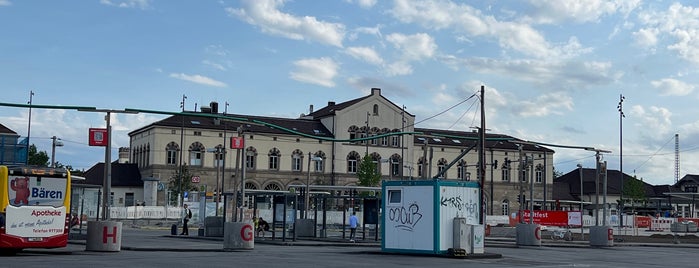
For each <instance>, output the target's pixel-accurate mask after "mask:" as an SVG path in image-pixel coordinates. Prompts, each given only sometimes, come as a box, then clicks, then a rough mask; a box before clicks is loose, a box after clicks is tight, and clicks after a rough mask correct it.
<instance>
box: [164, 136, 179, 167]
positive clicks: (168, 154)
mask: <svg viewBox="0 0 699 268" xmlns="http://www.w3.org/2000/svg"><path fill="white" fill-rule="evenodd" d="M179 151H180V146H179V145H177V143H175V142H174V141H172V142H170V143H168V144H167V146H165V164H166V165H168V166H174V165H177V154H178V152H179Z"/></svg>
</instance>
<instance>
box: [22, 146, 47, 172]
mask: <svg viewBox="0 0 699 268" xmlns="http://www.w3.org/2000/svg"><path fill="white" fill-rule="evenodd" d="M27 155H28V156H29V158H28V161H27V162H28V163H27V164H29V165H33V166H42V167H48V166H49V155H48V154H46V152H45V151H41V152H37V150H36V145H34V144H32V145H30V146H29V150H28V152H27Z"/></svg>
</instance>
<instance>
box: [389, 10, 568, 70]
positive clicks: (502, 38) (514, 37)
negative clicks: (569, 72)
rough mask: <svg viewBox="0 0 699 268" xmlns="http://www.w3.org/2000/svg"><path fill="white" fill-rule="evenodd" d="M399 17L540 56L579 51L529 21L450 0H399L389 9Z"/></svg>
mask: <svg viewBox="0 0 699 268" xmlns="http://www.w3.org/2000/svg"><path fill="white" fill-rule="evenodd" d="M389 13H390V14H392V15H393V16H394V17H395V18H396V19H397V20H398V21H400V22H403V23H417V24H420V25H422V26H423V27H426V28H429V29H435V30H440V29H444V28H451V29H453V30H454V31H457V32H463V33H465V34H467V35H468V36H470V37H486V38H488V37H489V38H493V39H495V40H497V42H498V43H499V45H500V46H501V47H503V48H507V49H512V50H515V51H517V52H519V53H522V54H524V55H529V56H534V57H538V58H559V57H561V56H565V55H569V54H579V52H571V51H567V50H569V49H580V48H579V47H578V46H570V45H565V44H564V45H563V46H558V47H557V46H554V45H551V44H549V43H548V42H547V41H546V39H545V38H544V36H543V35H542V34H541V33H539V32H538V31H536V30H535V29H534V28H532V27H531V26H530V25H528V24H525V23H520V22H513V21H498V20H497V19H496V18H495V17H493V16H486V15H484V14H482V13H481V11H480V10H478V9H475V8H473V7H471V6H469V5H466V4H457V3H454V2H450V1H426V0H416V1H410V0H396V1H395V2H394V7H393V9H392V10H390V11H389Z"/></svg>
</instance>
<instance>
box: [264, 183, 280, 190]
mask: <svg viewBox="0 0 699 268" xmlns="http://www.w3.org/2000/svg"><path fill="white" fill-rule="evenodd" d="M265 190H267V191H281V190H282V187H280V186H279V185H278V184H276V183H270V184H267V186H265Z"/></svg>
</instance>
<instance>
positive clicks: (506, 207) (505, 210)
mask: <svg viewBox="0 0 699 268" xmlns="http://www.w3.org/2000/svg"><path fill="white" fill-rule="evenodd" d="M502 215H505V216H509V215H510V201H508V200H507V199H505V200H502Z"/></svg>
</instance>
